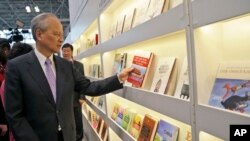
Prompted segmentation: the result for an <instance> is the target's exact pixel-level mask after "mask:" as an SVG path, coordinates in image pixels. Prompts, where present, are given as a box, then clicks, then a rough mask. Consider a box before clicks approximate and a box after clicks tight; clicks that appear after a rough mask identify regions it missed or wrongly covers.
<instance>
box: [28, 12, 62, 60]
mask: <svg viewBox="0 0 250 141" xmlns="http://www.w3.org/2000/svg"><path fill="white" fill-rule="evenodd" d="M31 29H32V36H33V38H34V40H35V41H36V49H37V50H38V51H39V52H40V53H42V54H43V55H44V56H45V57H49V56H51V55H52V54H53V53H58V52H59V51H60V48H61V45H62V43H63V26H62V24H61V22H60V20H59V19H58V18H57V17H56V16H55V15H54V14H52V13H42V14H39V15H38V16H36V17H34V18H33V19H32V21H31Z"/></svg>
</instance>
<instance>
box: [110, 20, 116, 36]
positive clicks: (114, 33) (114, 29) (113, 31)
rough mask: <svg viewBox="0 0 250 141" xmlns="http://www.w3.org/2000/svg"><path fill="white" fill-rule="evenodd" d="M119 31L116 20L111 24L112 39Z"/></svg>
mask: <svg viewBox="0 0 250 141" xmlns="http://www.w3.org/2000/svg"><path fill="white" fill-rule="evenodd" d="M116 31H117V22H114V23H112V24H111V26H110V29H109V39H112V38H114V37H115V35H116Z"/></svg>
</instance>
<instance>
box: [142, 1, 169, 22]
mask: <svg viewBox="0 0 250 141" xmlns="http://www.w3.org/2000/svg"><path fill="white" fill-rule="evenodd" d="M167 1H168V0H167ZM167 3H169V2H166V0H150V4H149V7H148V9H147V13H146V20H150V19H153V18H154V17H156V16H158V15H160V14H161V13H162V12H163V8H164V6H166V7H167V5H165V4H167Z"/></svg>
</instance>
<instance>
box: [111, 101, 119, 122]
mask: <svg viewBox="0 0 250 141" xmlns="http://www.w3.org/2000/svg"><path fill="white" fill-rule="evenodd" d="M119 107H120V105H119V104H118V103H115V104H114V107H113V112H112V114H111V118H112V119H113V120H116V118H117V116H118V113H119Z"/></svg>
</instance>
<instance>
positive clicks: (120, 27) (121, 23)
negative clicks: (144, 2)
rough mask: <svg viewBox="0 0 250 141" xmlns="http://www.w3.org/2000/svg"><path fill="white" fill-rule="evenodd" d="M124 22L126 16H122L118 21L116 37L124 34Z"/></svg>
mask: <svg viewBox="0 0 250 141" xmlns="http://www.w3.org/2000/svg"><path fill="white" fill-rule="evenodd" d="M124 21H125V15H123V16H121V17H120V18H119V19H118V21H117V28H116V34H115V36H117V35H120V34H122V33H123V27H124Z"/></svg>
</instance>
